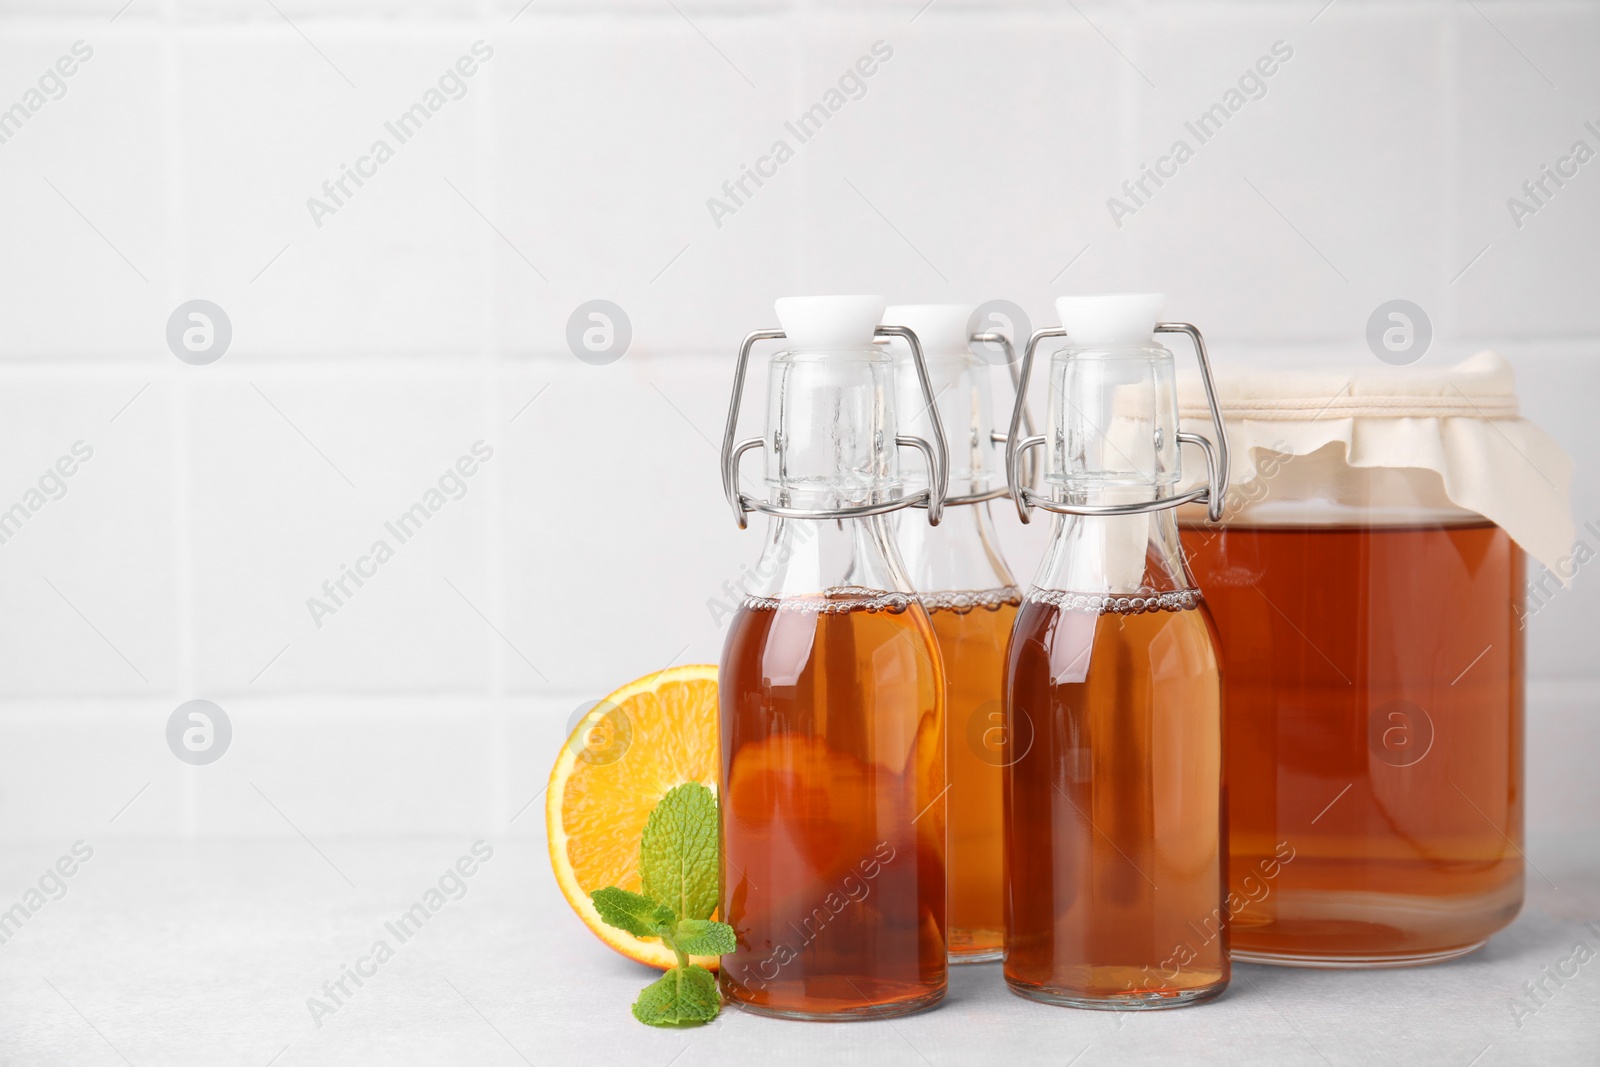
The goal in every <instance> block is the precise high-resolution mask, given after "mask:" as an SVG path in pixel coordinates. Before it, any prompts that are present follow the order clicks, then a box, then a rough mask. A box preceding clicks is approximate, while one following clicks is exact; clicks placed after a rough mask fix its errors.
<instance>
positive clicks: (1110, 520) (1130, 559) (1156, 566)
mask: <svg viewBox="0 0 1600 1067" xmlns="http://www.w3.org/2000/svg"><path fill="white" fill-rule="evenodd" d="M1096 502H1103V501H1096ZM1033 584H1034V585H1035V586H1036V587H1038V588H1040V589H1046V590H1060V591H1064V592H1069V593H1083V594H1086V595H1091V596H1093V595H1113V596H1130V597H1139V596H1143V597H1148V596H1152V595H1160V594H1162V593H1174V592H1181V591H1186V590H1193V589H1194V588H1195V584H1194V578H1193V576H1192V575H1191V574H1190V573H1189V565H1188V561H1187V560H1185V558H1184V555H1183V546H1182V544H1181V543H1180V542H1179V540H1178V517H1177V509H1176V508H1161V509H1160V510H1157V511H1147V512H1142V513H1139V514H1135V515H1056V516H1055V524H1054V527H1053V528H1052V530H1051V534H1050V545H1049V548H1048V549H1046V551H1045V554H1044V558H1043V559H1042V560H1041V561H1040V564H1039V569H1038V572H1037V574H1036V575H1035V577H1034V581H1033Z"/></svg>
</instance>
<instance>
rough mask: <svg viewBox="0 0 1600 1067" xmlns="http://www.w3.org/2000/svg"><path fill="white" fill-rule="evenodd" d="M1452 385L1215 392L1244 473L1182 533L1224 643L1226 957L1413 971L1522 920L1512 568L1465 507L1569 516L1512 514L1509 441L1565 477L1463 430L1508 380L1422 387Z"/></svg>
mask: <svg viewBox="0 0 1600 1067" xmlns="http://www.w3.org/2000/svg"><path fill="white" fill-rule="evenodd" d="M1494 358H1495V359H1498V357H1494ZM1490 369H1491V370H1493V371H1494V372H1495V374H1496V375H1498V374H1499V372H1500V371H1501V370H1502V369H1503V363H1501V364H1498V365H1496V366H1494V367H1492V368H1490ZM1457 370H1458V371H1459V368H1457ZM1449 374H1450V372H1437V371H1435V372H1430V373H1427V374H1424V373H1421V372H1418V373H1416V374H1414V375H1412V376H1410V377H1407V376H1405V375H1397V374H1396V373H1395V372H1386V373H1385V374H1380V375H1379V378H1378V382H1377V384H1376V385H1373V383H1372V382H1371V381H1370V380H1369V381H1368V382H1367V384H1368V388H1359V387H1358V388H1357V389H1356V390H1354V391H1353V392H1352V393H1351V394H1350V395H1346V396H1344V397H1343V399H1342V400H1338V398H1336V400H1337V402H1330V403H1332V404H1333V408H1334V409H1333V410H1324V411H1322V412H1317V411H1316V410H1315V406H1314V405H1315V404H1316V403H1318V402H1319V400H1323V399H1326V398H1327V397H1328V396H1329V395H1331V394H1333V389H1332V388H1329V387H1328V386H1329V384H1330V383H1329V382H1328V381H1326V380H1323V381H1321V382H1320V383H1319V384H1315V385H1313V384H1309V383H1307V384H1304V385H1302V386H1299V387H1297V386H1296V385H1295V384H1294V376H1286V375H1271V376H1267V378H1265V379H1263V378H1262V377H1259V376H1257V377H1254V378H1246V379H1245V380H1244V382H1243V383H1242V384H1241V380H1240V379H1239V378H1233V379H1229V378H1227V377H1223V378H1222V407H1223V411H1224V415H1225V416H1226V417H1227V420H1228V421H1227V426H1228V434H1229V438H1230V440H1231V442H1232V446H1233V448H1234V452H1235V456H1236V457H1238V458H1239V459H1240V461H1241V463H1242V464H1243V466H1244V467H1245V469H1244V470H1243V471H1242V472H1241V473H1240V474H1239V475H1238V476H1236V477H1235V479H1234V489H1233V491H1232V492H1230V494H1229V499H1228V501H1227V504H1228V506H1227V511H1226V514H1225V515H1224V517H1223V518H1222V520H1221V521H1220V522H1218V523H1216V524H1211V523H1209V522H1207V521H1206V517H1205V516H1204V515H1200V514H1187V513H1186V514H1185V515H1184V516H1183V517H1182V518H1183V529H1182V534H1181V536H1182V539H1183V544H1184V549H1185V551H1186V553H1187V556H1188V559H1189V561H1190V566H1191V567H1192V569H1193V571H1194V574H1195V577H1196V579H1197V580H1198V582H1199V585H1200V588H1201V590H1202V592H1203V594H1204V596H1205V599H1206V602H1207V604H1209V606H1210V609H1211V614H1212V618H1213V620H1214V621H1215V623H1216V626H1217V631H1218V634H1219V637H1220V640H1221V647H1222V656H1223V678H1224V706H1225V708H1226V717H1227V774H1228V790H1229V831H1228V833H1229V850H1230V862H1229V868H1230V876H1229V888H1230V894H1229V910H1230V921H1231V926H1232V937H1233V942H1232V946H1233V955H1234V958H1235V959H1237V960H1242V961H1247V962H1254V963H1278V964H1289V965H1299V966H1308V967H1384V966H1404V965H1408V964H1417V963H1428V962H1433V961H1437V960H1443V959H1449V958H1451V957H1454V956H1459V955H1461V954H1463V953H1466V952H1470V951H1472V950H1473V949H1475V948H1477V947H1479V946H1481V945H1482V944H1483V943H1484V942H1485V941H1486V940H1487V939H1488V937H1489V936H1490V935H1491V934H1493V933H1494V932H1495V931H1496V930H1499V929H1501V928H1503V927H1504V926H1506V925H1507V924H1508V923H1510V922H1511V920H1512V919H1513V918H1515V917H1516V915H1517V912H1518V910H1519V909H1520V908H1521V906H1522V897H1523V866H1524V857H1523V853H1522V838H1523V804H1524V791H1523V674H1524V667H1525V658H1524V640H1523V636H1524V635H1523V629H1522V625H1521V616H1522V605H1523V598H1524V591H1525V577H1524V571H1525V563H1524V555H1523V550H1522V548H1520V547H1519V546H1518V543H1517V540H1515V539H1514V538H1513V536H1512V535H1511V533H1509V532H1508V531H1507V529H1505V528H1503V527H1502V525H1501V524H1500V523H1497V522H1496V521H1495V520H1493V519H1491V518H1489V517H1486V515H1485V514H1483V512H1482V511H1479V510H1474V508H1472V507H1467V506H1462V503H1463V501H1462V500H1461V499H1460V498H1462V497H1464V496H1465V495H1467V494H1466V492H1464V491H1463V487H1464V486H1472V487H1474V491H1475V492H1477V493H1478V494H1479V495H1478V497H1477V498H1476V499H1477V500H1478V501H1479V502H1480V504H1481V506H1484V507H1485V508H1486V509H1487V510H1491V511H1496V512H1497V513H1499V517H1500V518H1501V521H1502V522H1509V521H1517V522H1524V523H1526V522H1528V521H1530V520H1534V519H1536V516H1533V515H1529V514H1526V513H1524V514H1522V515H1520V516H1517V517H1515V519H1512V518H1510V517H1509V516H1510V515H1511V513H1513V512H1516V511H1518V510H1523V511H1528V510H1531V511H1540V510H1542V511H1544V512H1545V513H1546V514H1556V515H1558V516H1559V517H1561V518H1564V516H1565V497H1564V494H1562V493H1560V492H1558V491H1557V490H1556V489H1555V483H1554V481H1551V483H1550V492H1549V493H1545V494H1543V496H1544V499H1542V500H1533V501H1532V502H1530V503H1529V504H1528V505H1527V508H1526V509H1516V508H1512V509H1510V510H1509V511H1508V509H1507V507H1506V503H1505V498H1506V497H1507V496H1508V495H1514V494H1513V493H1512V490H1511V489H1510V488H1509V487H1507V486H1506V485H1504V484H1500V485H1497V482H1499V483H1504V482H1506V481H1507V480H1508V479H1507V474H1508V472H1511V473H1515V472H1514V471H1513V470H1512V467H1511V466H1510V465H1509V464H1510V463H1511V462H1512V459H1513V457H1511V456H1509V455H1507V456H1506V457H1505V459H1506V464H1498V463H1496V462H1486V461H1485V460H1484V456H1485V455H1486V454H1487V451H1488V450H1493V449H1496V448H1499V447H1502V445H1497V444H1496V443H1495V442H1496V440H1497V439H1499V440H1501V441H1502V444H1503V445H1504V446H1510V447H1512V448H1516V447H1517V446H1516V445H1512V444H1511V438H1512V437H1513V436H1515V437H1517V438H1518V440H1519V441H1521V442H1522V444H1523V448H1522V449H1521V451H1524V452H1527V453H1529V454H1534V455H1542V456H1543V458H1544V462H1545V465H1546V466H1548V467H1550V468H1551V469H1550V474H1551V477H1552V479H1556V478H1563V477H1564V474H1565V467H1564V463H1565V460H1564V457H1560V455H1559V451H1556V450H1554V446H1553V445H1550V444H1549V442H1548V441H1547V440H1545V439H1543V437H1542V435H1540V434H1539V433H1538V431H1537V430H1536V429H1535V428H1533V427H1531V426H1529V425H1528V424H1526V423H1523V422H1521V421H1520V420H1517V419H1515V418H1507V417H1505V415H1506V410H1505V407H1504V405H1503V404H1502V405H1501V407H1500V408H1499V409H1498V410H1499V412H1500V415H1501V416H1502V419H1503V421H1500V420H1497V424H1496V425H1490V423H1489V422H1488V421H1487V420H1486V419H1484V418H1479V417H1477V416H1476V415H1475V412H1482V411H1483V410H1484V409H1485V408H1487V407H1493V406H1494V405H1493V404H1492V403H1491V401H1492V400H1494V399H1495V398H1496V397H1498V399H1499V400H1501V401H1503V400H1505V399H1506V397H1507V395H1509V394H1508V390H1509V370H1508V369H1504V381H1503V382H1501V383H1500V384H1499V385H1496V386H1495V389H1497V390H1498V392H1495V391H1493V390H1489V391H1485V390H1487V389H1488V387H1487V386H1485V383H1484V382H1483V381H1481V380H1480V381H1477V382H1476V385H1477V386H1478V389H1477V390H1474V395H1475V397H1476V401H1475V400H1473V399H1469V398H1468V397H1467V394H1466V393H1465V392H1460V391H1459V390H1457V392H1459V393H1460V395H1459V397H1457V398H1456V399H1455V400H1454V401H1451V400H1450V397H1449V395H1448V393H1449V390H1445V389H1435V388H1434V386H1435V385H1436V384H1437V382H1438V381H1439V380H1442V379H1447V378H1448V377H1449ZM1472 379H1473V375H1472V374H1470V373H1469V374H1467V375H1465V376H1464V377H1463V379H1462V380H1463V381H1469V382H1470V381H1471V380H1472ZM1355 380H1356V381H1357V382H1360V381H1362V379H1361V378H1359V377H1358V378H1357V379H1355ZM1264 381H1265V382H1266V384H1265V385H1263V382H1264ZM1491 384H1493V383H1491ZM1469 388H1470V386H1469ZM1290 394H1299V395H1301V396H1302V397H1303V398H1304V400H1305V404H1304V406H1303V408H1297V407H1296V406H1295V405H1294V404H1293V403H1291V402H1290V401H1289V399H1288V397H1289V395H1290ZM1374 394H1376V395H1374ZM1264 395H1265V396H1267V397H1268V399H1263V397H1264ZM1463 402H1464V403H1463ZM1510 402H1511V404H1512V408H1511V412H1512V413H1513V414H1514V395H1510ZM1450 403H1454V405H1455V406H1454V407H1453V408H1452V407H1450V406H1449V404H1450ZM1185 415H1186V416H1190V415H1192V416H1193V417H1195V418H1196V420H1197V421H1198V417H1199V408H1198V406H1197V405H1196V406H1195V407H1194V409H1193V410H1189V409H1188V405H1186V410H1185ZM1284 416H1288V417H1284ZM1452 422H1454V423H1457V424H1458V425H1455V426H1453V427H1452V426H1450V425H1447V424H1448V423H1452ZM1468 438H1470V440H1468ZM1551 452H1554V456H1553V457H1552V456H1551V455H1550V453H1551ZM1243 453H1249V454H1248V455H1243ZM1358 461H1359V462H1358ZM1515 462H1516V463H1525V462H1533V460H1532V459H1528V458H1527V456H1524V457H1523V458H1521V459H1515ZM1430 464H1431V466H1430ZM1521 491H1527V490H1526V487H1523V489H1522V490H1521ZM1453 496H1454V497H1455V498H1456V499H1452V497H1453ZM1560 524H1561V523H1560V521H1559V519H1557V520H1555V521H1553V522H1552V523H1551V525H1553V526H1556V527H1559V525H1560ZM1530 532H1531V531H1530ZM1557 536H1559V534H1558V535H1557ZM1569 543H1570V542H1569Z"/></svg>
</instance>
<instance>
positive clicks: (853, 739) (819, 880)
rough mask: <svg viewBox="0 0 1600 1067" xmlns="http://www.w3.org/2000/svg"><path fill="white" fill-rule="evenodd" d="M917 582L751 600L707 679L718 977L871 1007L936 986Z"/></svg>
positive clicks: (938, 817)
mask: <svg viewBox="0 0 1600 1067" xmlns="http://www.w3.org/2000/svg"><path fill="white" fill-rule="evenodd" d="M933 640H934V638H933V631H932V628H931V627H930V625H929V622H928V617H927V615H926V613H925V612H924V611H923V609H922V608H921V606H920V605H918V604H917V603H916V600H915V598H913V597H909V596H906V595H902V594H886V593H878V592H872V591H867V590H836V591H832V592H830V593H829V594H827V595H825V596H817V597H804V598H786V599H782V600H757V599H751V600H747V601H746V602H745V604H744V606H743V607H742V608H741V610H740V612H739V614H738V615H737V616H736V617H735V618H734V620H733V623H732V626H731V629H730V632H729V634H728V639H727V643H726V645H725V647H724V649H723V657H722V669H721V675H720V678H719V687H720V690H721V721H722V781H721V786H722V803H721V809H722V832H723V849H724V854H723V895H722V903H721V914H722V916H723V917H724V919H725V921H726V922H728V923H731V924H732V925H733V928H734V931H735V933H736V934H737V938H738V947H737V948H736V949H735V951H734V952H732V953H730V954H728V955H725V956H723V957H722V969H721V976H720V982H721V986H722V991H723V994H724V995H725V996H726V997H728V998H729V999H730V1000H733V1001H737V1002H739V1003H740V1004H742V1005H744V1006H745V1007H746V1008H748V1009H750V1010H753V1011H757V1012H761V1013H765V1014H772V1015H784V1016H794V1017H800V1018H833V1019H845V1018H852V1017H860V1018H881V1017H883V1016H886V1015H894V1014H902V1013H905V1012H909V1011H915V1010H918V1009H920V1008H923V1007H927V1006H928V1005H930V1004H933V1003H935V1002H937V1001H938V1000H939V999H941V998H942V997H943V996H944V992H945V986H946V974H947V969H946V952H947V944H946V938H945V907H946V905H945V807H946V805H945V803H944V802H943V801H942V800H941V793H943V791H944V788H945V751H944V732H943V730H944V708H943V697H944V692H943V690H944V677H943V673H942V671H941V669H940V666H939V657H938V654H937V651H936V649H935V646H934V644H933Z"/></svg>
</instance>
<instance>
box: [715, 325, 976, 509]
mask: <svg viewBox="0 0 1600 1067" xmlns="http://www.w3.org/2000/svg"><path fill="white" fill-rule="evenodd" d="M873 335H874V336H876V337H898V338H901V339H902V340H904V341H905V342H906V344H908V345H910V346H911V360H912V363H913V364H915V366H916V368H917V384H918V385H919V386H920V387H921V389H922V399H923V400H924V401H926V402H927V405H928V423H929V425H930V426H932V427H933V442H932V443H931V444H930V443H929V442H928V441H926V440H924V439H923V438H921V437H918V436H916V435H914V434H899V435H897V436H896V437H895V439H894V443H895V444H896V445H899V446H900V447H901V448H914V449H916V450H917V451H918V452H921V453H922V455H923V457H924V459H925V460H926V461H927V464H928V488H926V489H924V490H923V491H922V492H920V493H917V494H915V495H913V496H908V497H900V498H898V499H895V500H886V501H884V502H883V503H881V504H858V505H856V506H855V507H848V508H835V509H832V510H827V509H813V508H786V507H782V506H781V505H778V504H769V503H767V502H766V501H765V500H757V499H756V498H755V497H752V496H749V495H748V494H745V493H741V492H740V491H739V460H740V459H741V458H742V457H743V456H744V454H745V453H746V452H748V451H750V450H751V449H752V448H760V447H761V446H762V445H763V444H765V443H766V438H765V437H747V438H745V439H744V440H743V441H739V442H737V443H735V441H734V437H735V435H736V434H738V432H739V405H740V403H741V402H742V400H743V398H744V376H745V371H746V370H748V369H749V366H750V350H751V349H753V348H754V347H755V345H756V342H758V341H781V340H783V339H784V338H785V337H787V336H788V335H787V334H785V333H784V332H783V331H782V330H754V331H752V332H751V333H750V334H749V335H748V336H747V337H745V339H744V344H742V345H740V346H739V361H738V363H736V364H735V365H734V368H733V398H732V399H731V400H730V401H729V403H728V423H727V426H726V427H725V428H724V429H723V433H722V492H723V494H724V495H725V496H726V497H727V498H728V504H729V505H730V506H731V507H732V508H733V518H734V521H735V522H737V523H738V524H739V529H741V530H743V529H744V528H745V527H746V526H747V525H748V520H747V516H748V515H749V514H750V512H752V511H759V512H761V514H763V515H774V516H777V517H778V518H780V519H861V518H865V517H867V516H869V515H884V514H887V513H888V512H891V511H899V510H900V509H901V508H927V509H928V525H929V526H937V525H939V520H940V519H942V518H943V517H944V505H945V496H946V494H947V492H948V491H949V489H950V451H949V446H948V445H947V444H946V443H945V437H944V424H943V423H942V422H941V421H940V419H939V406H938V404H937V403H935V397H934V395H933V380H932V379H931V378H930V377H929V376H928V364H927V361H926V360H924V359H923V357H922V344H921V342H919V341H918V340H917V335H916V334H915V333H912V332H911V331H910V330H909V329H907V328H906V327H904V326H879V327H877V328H876V329H874V330H873Z"/></svg>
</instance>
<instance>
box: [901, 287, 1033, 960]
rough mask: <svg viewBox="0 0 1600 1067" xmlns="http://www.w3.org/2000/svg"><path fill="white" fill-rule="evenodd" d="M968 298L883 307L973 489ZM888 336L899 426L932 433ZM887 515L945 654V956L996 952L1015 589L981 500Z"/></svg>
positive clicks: (980, 407)
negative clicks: (911, 337)
mask: <svg viewBox="0 0 1600 1067" xmlns="http://www.w3.org/2000/svg"><path fill="white" fill-rule="evenodd" d="M974 310H975V309H974V308H973V307H971V306H964V305H911V306H906V307H891V308H890V309H889V310H888V312H887V313H886V315H885V320H886V321H888V322H891V323H894V324H896V325H903V326H908V327H910V328H911V329H913V330H914V331H916V333H917V336H918V338H919V339H920V341H921V343H922V349H923V353H924V356H925V357H926V360H927V366H928V374H929V378H930V380H931V382H932V386H933V392H934V395H935V397H936V398H937V405H938V412H939V417H940V419H941V420H942V422H943V427H944V433H945V439H946V441H947V442H948V444H949V450H950V494H951V496H952V497H956V496H964V497H975V496H981V495H983V494H984V493H986V492H988V491H989V490H990V489H991V488H992V487H993V485H994V484H995V482H996V479H995V476H994V475H993V473H992V472H991V470H990V467H991V464H992V458H993V456H994V454H995V446H994V440H993V437H992V434H993V432H994V430H995V428H996V425H995V422H994V412H993V408H992V400H993V398H992V395H991V390H990V368H989V365H988V364H987V363H985V362H984V361H983V360H981V359H979V358H978V357H977V355H976V354H975V353H974V350H973V348H972V346H971V345H970V344H969V337H970V331H971V326H970V325H969V323H970V320H971V318H972V315H973V312H974ZM893 347H894V349H895V360H896V369H895V380H896V384H897V387H898V394H899V402H898V408H899V410H900V412H901V413H902V421H903V424H904V427H905V428H906V429H908V430H909V431H910V432H912V433H918V434H921V435H922V436H924V437H926V436H929V431H928V428H927V426H926V422H927V405H926V403H925V402H924V401H922V400H921V399H920V390H919V387H918V383H917V379H916V376H915V372H914V368H913V367H912V366H911V365H910V364H911V355H910V351H909V349H907V348H906V347H905V346H904V345H903V344H896V345H894V346H893ZM919 474H920V472H913V471H907V472H906V485H907V490H908V491H915V490H917V489H920V488H922V486H923V484H924V483H925V479H923V480H919ZM895 523H896V532H897V534H898V538H899V544H900V551H901V555H902V557H903V558H904V560H905V563H906V570H907V573H908V574H909V575H910V578H911V584H912V586H913V587H915V588H916V590H917V593H918V595H919V597H920V598H921V600H922V604H923V607H924V608H925V609H926V610H927V613H928V619H929V621H930V623H931V624H932V626H933V632H934V636H935V637H936V638H937V639H938V643H939V651H940V655H941V658H942V659H943V661H944V673H945V722H946V730H945V747H946V753H947V768H948V773H949V785H950V791H949V793H948V794H947V796H946V798H945V802H944V804H943V807H944V808H945V810H946V811H947V813H948V815H947V819H948V825H949V858H948V864H947V874H946V877H947V880H948V883H949V917H950V928H949V939H950V962H952V963H978V962H983V961H988V960H998V959H999V958H1000V956H1001V950H1002V948H1003V947H1004V940H1005V897H1004V889H1005V859H1004V849H1003V838H1002V835H1001V823H1002V808H1001V768H1002V765H1003V763H1004V760H1005V755H1006V752H1007V751H1008V748H1007V746H1006V745H1005V731H1004V726H1005V721H1004V713H1003V707H1002V703H1001V685H1002V682H1003V680H1004V677H1005V653H1006V643H1007V642H1008V641H1009V640H1010V638H1011V627H1012V624H1013V623H1014V622H1015V620H1016V614H1017V605H1018V604H1019V603H1020V602H1021V596H1020V593H1019V591H1018V590H1017V588H1016V583H1015V580H1014V579H1013V578H1012V576H1011V571H1010V569H1009V568H1008V567H1007V566H1006V563H1005V560H1004V558H1003V557H1002V556H1001V553H1000V545H999V542H998V538H997V537H996V534H995V529H994V521H993V518H992V516H991V515H990V511H989V504H988V502H987V501H978V502H973V503H968V504H960V505H950V506H948V507H947V509H946V511H945V514H944V520H943V521H942V522H941V523H940V524H939V525H938V526H937V527H933V526H929V525H928V523H927V521H926V520H925V519H924V518H923V517H922V516H921V515H920V514H918V513H915V512H910V513H902V514H900V515H898V516H896V520H895Z"/></svg>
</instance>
